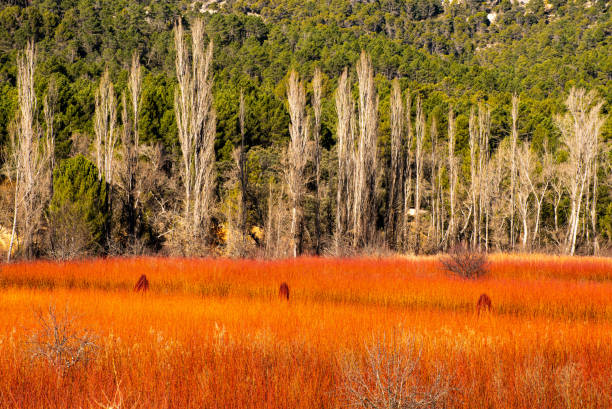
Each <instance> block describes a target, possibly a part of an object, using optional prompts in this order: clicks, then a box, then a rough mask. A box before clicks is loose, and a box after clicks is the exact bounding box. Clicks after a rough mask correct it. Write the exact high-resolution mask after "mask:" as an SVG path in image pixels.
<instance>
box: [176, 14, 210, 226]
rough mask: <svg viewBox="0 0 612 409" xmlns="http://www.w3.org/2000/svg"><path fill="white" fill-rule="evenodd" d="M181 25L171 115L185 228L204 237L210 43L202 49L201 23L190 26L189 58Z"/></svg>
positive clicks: (207, 198)
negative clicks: (178, 155)
mask: <svg viewBox="0 0 612 409" xmlns="http://www.w3.org/2000/svg"><path fill="white" fill-rule="evenodd" d="M183 37H184V33H183V25H182V23H181V21H180V20H179V21H178V22H177V23H176V24H175V26H174V44H175V47H176V77H177V80H178V86H177V89H176V91H175V93H174V111H175V115H176V123H177V128H178V138H179V143H180V146H181V152H182V179H183V186H184V189H185V197H184V201H185V206H184V224H185V226H184V227H186V228H187V230H188V231H189V230H190V231H191V233H190V235H191V236H198V235H201V234H202V232H203V233H204V234H206V232H207V231H208V227H209V221H210V217H211V210H212V207H213V189H214V186H215V175H214V165H215V155H214V154H215V151H214V149H215V147H214V141H215V133H216V124H217V118H216V113H215V110H214V108H213V97H212V84H213V79H212V72H211V67H212V57H213V43H212V41H211V42H210V43H209V44H208V47H207V48H205V47H204V23H203V22H202V20H201V19H196V20H195V21H194V22H193V25H192V30H191V37H192V58H191V65H190V61H189V52H188V50H187V46H186V44H185V42H184V41H183Z"/></svg>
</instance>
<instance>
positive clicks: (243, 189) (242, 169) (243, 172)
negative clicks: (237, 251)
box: [238, 89, 248, 240]
mask: <svg viewBox="0 0 612 409" xmlns="http://www.w3.org/2000/svg"><path fill="white" fill-rule="evenodd" d="M238 120H239V122H240V153H239V157H238V177H239V178H240V209H239V213H240V214H239V220H240V226H239V228H240V232H241V234H242V239H243V240H244V239H245V237H246V228H247V227H246V217H247V181H248V179H247V169H246V146H245V138H246V124H245V121H246V104H245V102H244V91H243V90H242V89H241V90H240V107H239V112H238Z"/></svg>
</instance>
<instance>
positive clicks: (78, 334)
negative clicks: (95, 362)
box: [29, 305, 98, 375]
mask: <svg viewBox="0 0 612 409" xmlns="http://www.w3.org/2000/svg"><path fill="white" fill-rule="evenodd" d="M36 316H37V318H38V323H39V329H38V330H37V331H36V332H35V333H34V334H32V336H31V337H30V340H29V344H30V348H31V349H30V352H31V356H32V358H35V359H42V360H44V361H46V362H47V363H48V364H49V365H50V366H51V367H53V368H54V369H55V370H56V372H57V373H58V374H59V375H63V374H64V373H65V372H66V371H67V370H69V369H70V368H72V367H74V366H75V365H77V364H79V363H80V364H83V365H86V364H87V363H88V362H89V360H90V359H91V357H92V355H93V353H94V351H96V350H97V349H98V346H97V345H96V343H95V341H96V339H97V336H95V334H92V333H91V332H89V331H87V330H80V329H78V328H77V327H76V320H77V316H76V315H75V314H73V313H71V312H70V311H69V310H68V308H66V309H65V310H64V312H63V313H62V314H61V315H60V314H58V313H57V312H56V308H55V306H54V305H50V306H49V308H48V310H47V311H46V312H43V311H42V310H39V311H37V312H36Z"/></svg>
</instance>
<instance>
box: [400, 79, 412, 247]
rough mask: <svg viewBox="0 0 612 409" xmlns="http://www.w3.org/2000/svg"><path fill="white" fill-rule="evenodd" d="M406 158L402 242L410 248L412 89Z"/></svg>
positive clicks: (407, 101) (407, 96) (408, 98)
mask: <svg viewBox="0 0 612 409" xmlns="http://www.w3.org/2000/svg"><path fill="white" fill-rule="evenodd" d="M406 94H407V95H406V135H407V137H406V158H405V161H406V163H405V166H404V169H405V173H406V175H405V182H404V186H403V190H404V203H403V212H402V213H403V220H402V243H403V249H404V250H407V249H408V244H409V241H410V228H409V225H408V216H409V213H410V199H411V196H412V143H413V139H414V132H413V128H412V97H411V95H410V91H408V92H407V93H406Z"/></svg>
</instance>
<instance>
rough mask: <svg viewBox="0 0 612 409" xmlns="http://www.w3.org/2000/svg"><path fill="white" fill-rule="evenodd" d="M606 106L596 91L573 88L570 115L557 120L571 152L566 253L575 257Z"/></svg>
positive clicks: (569, 107) (568, 101)
mask: <svg viewBox="0 0 612 409" xmlns="http://www.w3.org/2000/svg"><path fill="white" fill-rule="evenodd" d="M603 103H604V102H603V100H601V99H599V98H598V97H597V95H596V93H595V91H591V92H589V93H587V92H586V91H585V90H584V89H576V88H572V90H571V91H570V94H569V96H568V98H567V100H566V101H565V104H566V106H567V109H568V112H567V113H566V114H565V115H559V116H557V117H556V118H555V120H556V123H557V126H558V127H559V129H560V130H561V134H562V138H563V143H564V144H565V146H566V147H567V149H568V151H569V159H568V162H569V168H570V169H571V171H570V172H571V173H570V180H569V185H570V186H569V192H570V215H569V222H568V228H567V234H566V240H565V251H566V253H569V254H572V255H573V254H574V252H575V251H576V238H577V235H578V228H579V224H580V214H581V207H582V201H583V196H584V194H585V190H586V188H587V185H588V180H589V173H590V171H592V170H593V168H594V162H595V161H596V158H597V140H598V138H599V134H600V131H601V127H602V125H603V123H604V117H603V116H602V115H601V114H600V111H601V108H602V106H603Z"/></svg>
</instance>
